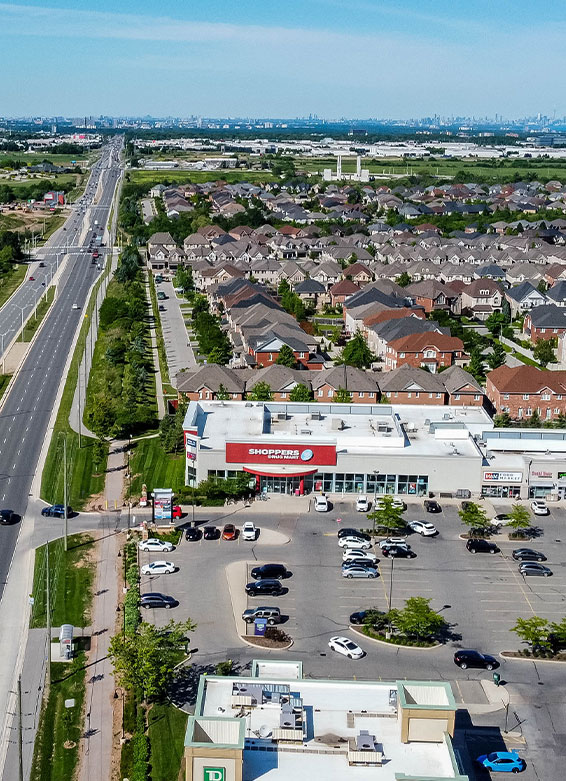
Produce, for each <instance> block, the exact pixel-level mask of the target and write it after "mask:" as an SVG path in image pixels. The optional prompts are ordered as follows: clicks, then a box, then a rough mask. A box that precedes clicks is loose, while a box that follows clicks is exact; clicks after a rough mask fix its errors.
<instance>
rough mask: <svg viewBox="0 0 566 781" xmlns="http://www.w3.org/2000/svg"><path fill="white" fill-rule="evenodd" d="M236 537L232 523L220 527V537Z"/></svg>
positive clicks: (233, 538) (231, 538)
mask: <svg viewBox="0 0 566 781" xmlns="http://www.w3.org/2000/svg"><path fill="white" fill-rule="evenodd" d="M236 537H237V532H236V527H235V526H234V524H233V523H226V524H224V528H223V529H222V539H223V540H235V539H236Z"/></svg>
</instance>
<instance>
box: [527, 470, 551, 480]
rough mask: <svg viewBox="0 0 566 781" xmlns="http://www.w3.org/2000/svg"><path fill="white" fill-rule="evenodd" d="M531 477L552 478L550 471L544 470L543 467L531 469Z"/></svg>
mask: <svg viewBox="0 0 566 781" xmlns="http://www.w3.org/2000/svg"><path fill="white" fill-rule="evenodd" d="M531 477H547V478H549V479H552V472H546V471H545V470H544V469H533V470H531Z"/></svg>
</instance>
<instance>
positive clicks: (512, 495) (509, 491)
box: [481, 485, 521, 499]
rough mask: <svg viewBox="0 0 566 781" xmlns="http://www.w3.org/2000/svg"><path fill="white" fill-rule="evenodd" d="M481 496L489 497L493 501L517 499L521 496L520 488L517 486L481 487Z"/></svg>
mask: <svg viewBox="0 0 566 781" xmlns="http://www.w3.org/2000/svg"><path fill="white" fill-rule="evenodd" d="M481 495H482V496H488V497H489V496H491V497H493V498H495V499H518V498H519V497H520V496H521V487H520V486H518V485H482V489H481Z"/></svg>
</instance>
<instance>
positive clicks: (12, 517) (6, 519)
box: [0, 510, 17, 526]
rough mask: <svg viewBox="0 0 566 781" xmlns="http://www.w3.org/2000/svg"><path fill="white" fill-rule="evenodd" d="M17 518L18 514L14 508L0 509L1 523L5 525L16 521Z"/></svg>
mask: <svg viewBox="0 0 566 781" xmlns="http://www.w3.org/2000/svg"><path fill="white" fill-rule="evenodd" d="M16 519H17V518H16V514H15V512H14V511H13V510H0V523H1V524H3V525H4V526H8V525H9V524H11V523H16Z"/></svg>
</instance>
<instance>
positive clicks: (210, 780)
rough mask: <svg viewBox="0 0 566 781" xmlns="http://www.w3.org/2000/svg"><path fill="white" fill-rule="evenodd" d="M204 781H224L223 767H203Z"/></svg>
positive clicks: (224, 772)
mask: <svg viewBox="0 0 566 781" xmlns="http://www.w3.org/2000/svg"><path fill="white" fill-rule="evenodd" d="M203 770H204V781H226V768H225V767H205V768H203Z"/></svg>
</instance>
